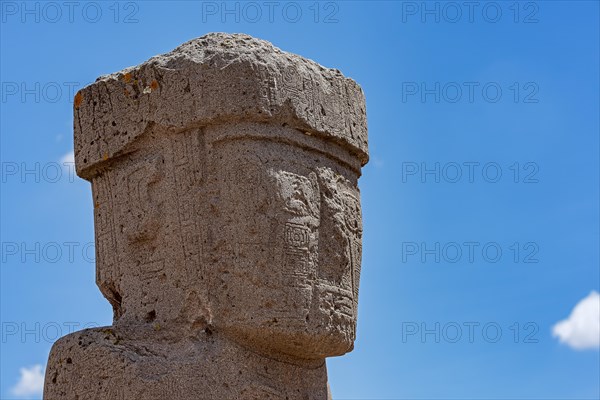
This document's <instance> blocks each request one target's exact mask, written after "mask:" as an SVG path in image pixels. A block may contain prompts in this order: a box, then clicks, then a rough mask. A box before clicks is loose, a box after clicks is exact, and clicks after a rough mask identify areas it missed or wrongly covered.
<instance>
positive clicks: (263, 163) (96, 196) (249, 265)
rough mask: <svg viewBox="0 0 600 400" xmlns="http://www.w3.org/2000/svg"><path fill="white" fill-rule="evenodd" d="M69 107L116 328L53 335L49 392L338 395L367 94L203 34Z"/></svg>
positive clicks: (292, 59)
mask: <svg viewBox="0 0 600 400" xmlns="http://www.w3.org/2000/svg"><path fill="white" fill-rule="evenodd" d="M74 108H75V110H74V114H75V116H74V118H75V122H74V125H75V161H76V167H77V172H78V174H79V175H80V176H81V177H83V178H85V179H87V180H89V181H91V183H92V192H93V201H94V217H95V230H96V231H95V235H96V252H97V255H96V262H97V265H96V282H97V284H98V286H99V288H100V290H101V291H102V293H103V294H104V296H105V297H106V298H107V299H108V301H109V302H110V303H111V304H112V306H113V310H114V321H113V326H111V327H105V328H96V329H88V330H84V331H80V332H75V333H73V334H70V335H68V336H65V337H63V338H61V339H60V340H59V341H57V342H56V343H55V345H54V347H53V348H52V351H51V354H50V359H49V362H48V367H47V372H46V382H45V388H44V398H45V399H47V400H55V399H101V400H105V399H106V400H115V399H219V400H222V399H298V400H300V399H302V400H306V399H327V398H329V397H330V395H328V387H327V372H326V367H325V358H326V357H330V356H339V355H342V354H345V353H346V352H348V351H351V350H352V347H353V342H354V339H355V336H356V311H357V300H358V285H359V277H360V267H361V240H362V220H361V210H360V194H359V190H358V186H357V183H358V178H359V176H360V169H361V167H362V166H363V165H364V164H365V163H366V162H367V160H368V155H367V154H368V153H367V151H368V150H367V126H366V114H365V102H364V96H363V93H362V90H361V89H360V87H359V86H358V85H357V84H356V83H355V82H354V81H352V80H351V79H348V78H345V77H343V76H342V75H341V73H340V72H339V71H337V70H331V69H326V68H323V67H321V66H319V65H317V64H316V63H314V62H312V61H310V60H306V59H304V58H301V57H299V56H296V55H292V54H289V53H285V52H282V51H281V50H279V49H277V48H275V47H273V46H272V45H271V44H270V43H267V42H264V41H261V40H258V39H254V38H252V37H249V36H247V35H230V34H210V35H207V36H204V37H201V38H198V39H195V40H192V41H190V42H188V43H185V44H183V45H182V46H180V47H178V48H177V49H175V50H174V51H172V52H170V53H168V54H165V55H161V56H157V57H153V58H151V59H150V60H148V61H147V62H145V63H143V64H142V65H140V66H138V67H132V68H127V69H125V70H123V71H121V72H118V73H116V74H112V75H108V76H104V77H101V78H99V79H98V80H97V81H96V82H95V83H94V84H92V85H90V86H88V87H86V88H84V89H82V90H81V91H80V92H79V93H78V94H77V95H76V96H75V101H74Z"/></svg>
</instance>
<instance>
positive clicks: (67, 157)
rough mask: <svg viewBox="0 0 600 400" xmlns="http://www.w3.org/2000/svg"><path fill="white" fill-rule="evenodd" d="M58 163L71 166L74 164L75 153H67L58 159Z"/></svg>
mask: <svg viewBox="0 0 600 400" xmlns="http://www.w3.org/2000/svg"><path fill="white" fill-rule="evenodd" d="M60 163H61V164H65V163H70V164H73V163H75V153H74V152H73V150H71V151H70V152H68V153H67V154H65V155H64V156H62V157H61V158H60Z"/></svg>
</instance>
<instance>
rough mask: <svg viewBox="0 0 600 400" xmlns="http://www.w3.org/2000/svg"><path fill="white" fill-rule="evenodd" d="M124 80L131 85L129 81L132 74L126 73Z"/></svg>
mask: <svg viewBox="0 0 600 400" xmlns="http://www.w3.org/2000/svg"><path fill="white" fill-rule="evenodd" d="M123 80H124V81H125V83H129V81H131V74H130V73H129V72H127V73H125V75H123Z"/></svg>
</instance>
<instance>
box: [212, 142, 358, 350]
mask: <svg viewBox="0 0 600 400" xmlns="http://www.w3.org/2000/svg"><path fill="white" fill-rule="evenodd" d="M211 153H212V154H211V156H210V158H211V159H212V160H213V163H212V168H213V169H214V172H216V171H221V173H220V174H217V173H214V174H211V176H213V179H212V180H211V181H210V182H209V187H210V189H209V193H210V194H211V196H212V200H211V201H212V207H211V210H212V213H213V214H212V218H211V220H210V221H209V225H210V230H209V234H208V237H209V238H210V244H211V247H210V250H209V251H210V254H211V259H212V262H213V263H214V264H213V265H211V266H210V267H209V268H210V269H211V270H212V272H211V273H210V277H211V279H210V288H209V293H210V298H211V303H212V305H213V307H214V311H215V312H214V317H215V320H214V323H215V327H216V328H217V329H219V328H220V329H223V330H224V331H225V332H226V333H227V334H228V335H230V336H231V337H232V338H233V339H234V340H236V341H238V342H241V343H243V344H246V345H249V346H251V347H255V348H258V349H259V350H260V349H264V350H268V351H278V352H281V353H285V354H289V355H295V356H299V357H304V358H319V357H324V356H332V355H339V354H343V353H345V352H347V351H349V350H350V349H351V347H352V343H353V341H354V338H355V326H356V306H357V296H358V283H359V274H360V261H361V236H362V221H361V214H360V202H359V192H358V189H357V186H356V182H357V175H356V173H354V172H352V171H351V170H350V169H349V168H347V167H345V166H342V165H341V164H340V163H338V162H336V161H335V160H333V159H332V158H331V157H329V156H327V155H325V154H322V153H319V152H316V151H314V150H310V149H306V148H301V147H299V146H296V145H293V144H286V143H285V142H282V141H277V140H261V139H248V138H239V139H236V140H223V141H221V142H216V143H214V144H213V146H212V150H211Z"/></svg>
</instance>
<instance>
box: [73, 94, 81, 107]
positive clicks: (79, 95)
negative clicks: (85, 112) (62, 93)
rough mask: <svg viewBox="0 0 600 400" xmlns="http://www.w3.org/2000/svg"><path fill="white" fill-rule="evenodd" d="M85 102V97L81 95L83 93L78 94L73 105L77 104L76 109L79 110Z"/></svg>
mask: <svg viewBox="0 0 600 400" xmlns="http://www.w3.org/2000/svg"><path fill="white" fill-rule="evenodd" d="M82 101H83V95H82V94H81V92H77V94H76V95H75V100H73V104H75V109H76V110H77V109H79V106H80V105H81V102H82Z"/></svg>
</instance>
